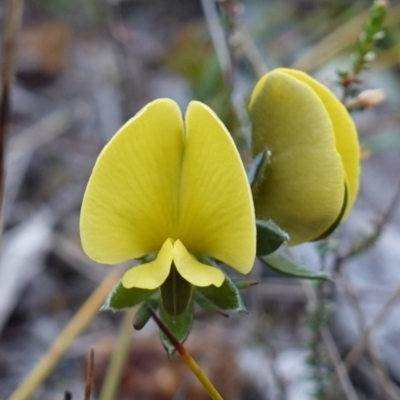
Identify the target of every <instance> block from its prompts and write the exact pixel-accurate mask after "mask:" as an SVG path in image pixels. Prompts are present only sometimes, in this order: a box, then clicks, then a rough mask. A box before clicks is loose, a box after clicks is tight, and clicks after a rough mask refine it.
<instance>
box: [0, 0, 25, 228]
mask: <svg viewBox="0 0 400 400" xmlns="http://www.w3.org/2000/svg"><path fill="white" fill-rule="evenodd" d="M23 7H24V1H23V0H10V1H9V3H8V13H7V15H6V27H5V34H4V43H3V60H4V61H3V67H2V71H1V81H2V88H1V104H0V212H1V210H2V209H3V194H4V157H5V145H6V135H7V126H8V119H9V116H10V88H11V84H12V80H13V77H14V70H15V59H16V55H17V43H18V33H19V28H20V25H21V20H22V11H23ZM1 230H2V229H1Z"/></svg>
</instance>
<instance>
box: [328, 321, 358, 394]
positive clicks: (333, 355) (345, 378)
mask: <svg viewBox="0 0 400 400" xmlns="http://www.w3.org/2000/svg"><path fill="white" fill-rule="evenodd" d="M321 336H322V340H323V341H324V344H325V346H326V349H327V351H328V354H329V357H330V359H331V361H332V364H333V366H334V367H335V371H336V374H337V376H338V378H339V381H340V383H341V385H342V388H343V391H344V392H345V394H346V396H347V399H348V400H358V396H357V393H356V391H355V389H354V387H353V385H352V383H351V380H350V378H349V375H348V373H347V371H346V368H345V366H344V365H343V362H342V359H341V357H340V353H339V350H338V348H337V346H336V343H335V341H334V340H333V337H332V333H331V331H330V330H329V329H328V328H327V327H326V326H325V327H322V328H321Z"/></svg>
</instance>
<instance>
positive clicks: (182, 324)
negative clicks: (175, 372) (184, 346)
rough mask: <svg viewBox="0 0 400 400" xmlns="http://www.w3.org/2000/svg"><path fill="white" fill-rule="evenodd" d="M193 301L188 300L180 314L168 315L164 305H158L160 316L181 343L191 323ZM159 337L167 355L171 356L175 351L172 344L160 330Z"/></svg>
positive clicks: (189, 329)
mask: <svg viewBox="0 0 400 400" xmlns="http://www.w3.org/2000/svg"><path fill="white" fill-rule="evenodd" d="M193 313H194V307H193V301H190V303H189V305H188V307H187V308H186V311H185V312H184V313H183V314H180V315H170V314H169V313H168V312H167V311H166V310H165V309H164V307H162V305H161V307H160V317H161V319H162V320H163V322H164V323H165V325H167V327H168V328H169V329H170V331H171V332H172V333H173V335H174V336H175V337H176V338H177V339H178V341H179V342H180V343H183V342H184V341H185V340H186V338H187V337H188V335H189V333H190V331H191V329H192V325H193ZM160 338H161V342H162V344H163V346H164V347H165V350H167V353H168V356H169V357H170V358H171V357H172V356H173V355H174V353H175V347H174V345H173V344H172V343H171V342H170V341H169V339H168V338H167V337H166V336H165V335H164V334H163V333H162V332H160Z"/></svg>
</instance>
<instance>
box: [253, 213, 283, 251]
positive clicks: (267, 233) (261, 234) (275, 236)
mask: <svg viewBox="0 0 400 400" xmlns="http://www.w3.org/2000/svg"><path fill="white" fill-rule="evenodd" d="M256 226H257V255H258V256H265V255H267V254H270V253H273V252H274V251H275V250H277V249H278V248H279V247H280V246H281V245H282V244H283V243H285V242H287V241H288V240H289V235H288V234H287V233H286V232H285V231H283V230H282V229H281V228H279V226H278V225H276V224H275V222H273V221H271V220H268V221H262V220H260V219H259V220H257V221H256Z"/></svg>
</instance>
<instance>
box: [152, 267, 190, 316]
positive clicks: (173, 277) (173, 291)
mask: <svg viewBox="0 0 400 400" xmlns="http://www.w3.org/2000/svg"><path fill="white" fill-rule="evenodd" d="M160 289H161V300H162V305H163V308H164V310H165V311H166V312H168V314H170V315H173V316H177V315H180V314H183V313H184V312H185V311H186V309H187V308H188V305H189V303H190V301H191V298H192V292H193V286H192V285H191V284H190V283H189V282H188V281H187V280H185V279H183V278H182V276H181V275H180V274H179V272H178V270H177V269H176V267H175V265H174V264H172V266H171V272H170V273H169V275H168V278H167V279H166V281H165V282H164V283H163V284H162V285H161V287H160Z"/></svg>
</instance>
